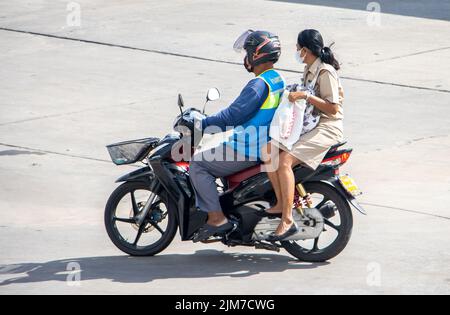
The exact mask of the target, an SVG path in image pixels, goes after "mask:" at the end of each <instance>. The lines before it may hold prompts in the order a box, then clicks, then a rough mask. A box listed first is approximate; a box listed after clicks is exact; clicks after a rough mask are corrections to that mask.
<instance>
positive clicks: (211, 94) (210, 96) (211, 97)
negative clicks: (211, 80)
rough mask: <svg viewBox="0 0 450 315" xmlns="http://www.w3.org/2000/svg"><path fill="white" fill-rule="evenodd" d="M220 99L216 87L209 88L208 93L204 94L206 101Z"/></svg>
mask: <svg viewBox="0 0 450 315" xmlns="http://www.w3.org/2000/svg"><path fill="white" fill-rule="evenodd" d="M219 99H220V92H219V90H218V89H217V88H212V89H209V91H208V94H207V96H206V100H207V101H208V102H214V101H217V100H219Z"/></svg>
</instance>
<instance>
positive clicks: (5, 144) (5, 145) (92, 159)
mask: <svg viewBox="0 0 450 315" xmlns="http://www.w3.org/2000/svg"><path fill="white" fill-rule="evenodd" d="M0 145H1V146H4V147H8V148H15V149H20V150H27V151H32V152H37V153H42V154H54V155H60V156H65V157H71V158H77V159H83V160H89V161H96V162H104V163H108V164H111V163H112V162H111V161H110V160H103V159H97V158H93V157H88V156H83V155H76V154H69V153H61V152H56V151H48V150H41V149H35V148H29V147H24V146H18V145H12V144H7V143H0Z"/></svg>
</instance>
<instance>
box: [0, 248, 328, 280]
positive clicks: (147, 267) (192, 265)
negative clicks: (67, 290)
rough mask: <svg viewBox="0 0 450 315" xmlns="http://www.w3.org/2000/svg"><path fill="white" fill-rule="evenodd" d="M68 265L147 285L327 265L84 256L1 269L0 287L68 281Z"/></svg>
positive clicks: (93, 275)
mask: <svg viewBox="0 0 450 315" xmlns="http://www.w3.org/2000/svg"><path fill="white" fill-rule="evenodd" d="M69 263H78V264H79V266H80V267H81V271H82V272H81V281H86V280H98V279H109V280H111V281H113V282H119V283H147V282H151V281H153V280H158V279H177V278H214V277H237V278H240V277H249V276H253V275H257V274H259V273H264V272H282V271H286V270H291V269H314V268H318V267H320V266H325V265H327V264H328V263H321V264H308V263H300V262H298V261H294V260H292V259H291V258H290V257H288V256H281V255H277V254H226V253H223V252H221V251H216V250H202V251H197V253H195V254H192V255H178V254H171V255H161V256H156V257H147V258H136V257H128V256H111V257H86V258H76V259H67V260H56V261H49V262H45V263H24V264H14V265H2V266H0V276H2V277H4V276H9V275H13V276H15V277H14V278H10V279H7V280H4V281H2V282H1V283H0V286H7V285H10V284H17V283H37V282H46V281H62V282H65V281H67V278H68V271H67V267H68V264H69Z"/></svg>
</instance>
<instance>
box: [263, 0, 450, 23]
mask: <svg viewBox="0 0 450 315" xmlns="http://www.w3.org/2000/svg"><path fill="white" fill-rule="evenodd" d="M269 1H278V2H289V3H301V4H309V5H318V6H326V7H335V8H342V9H351V10H362V11H367V10H368V8H367V6H368V4H369V3H373V2H375V3H378V4H379V5H380V9H381V13H387V14H396V15H404V16H414V17H419V18H426V19H434V20H444V21H450V2H449V1H442V0H429V1H421V0H409V1H392V0H373V1H372V0H367V1H361V0H339V1H338V0H269ZM371 10H372V9H371ZM371 10H370V11H371Z"/></svg>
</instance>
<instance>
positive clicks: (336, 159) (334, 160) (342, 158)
mask: <svg viewBox="0 0 450 315" xmlns="http://www.w3.org/2000/svg"><path fill="white" fill-rule="evenodd" d="M351 154H352V152H351V151H350V152H349V151H347V152H344V153H341V154H339V155H336V156H333V157H331V158H329V159H326V160H324V161H323V162H322V165H325V166H331V167H333V166H341V165H343V164H345V163H347V161H348V159H349V158H350V155H351Z"/></svg>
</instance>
